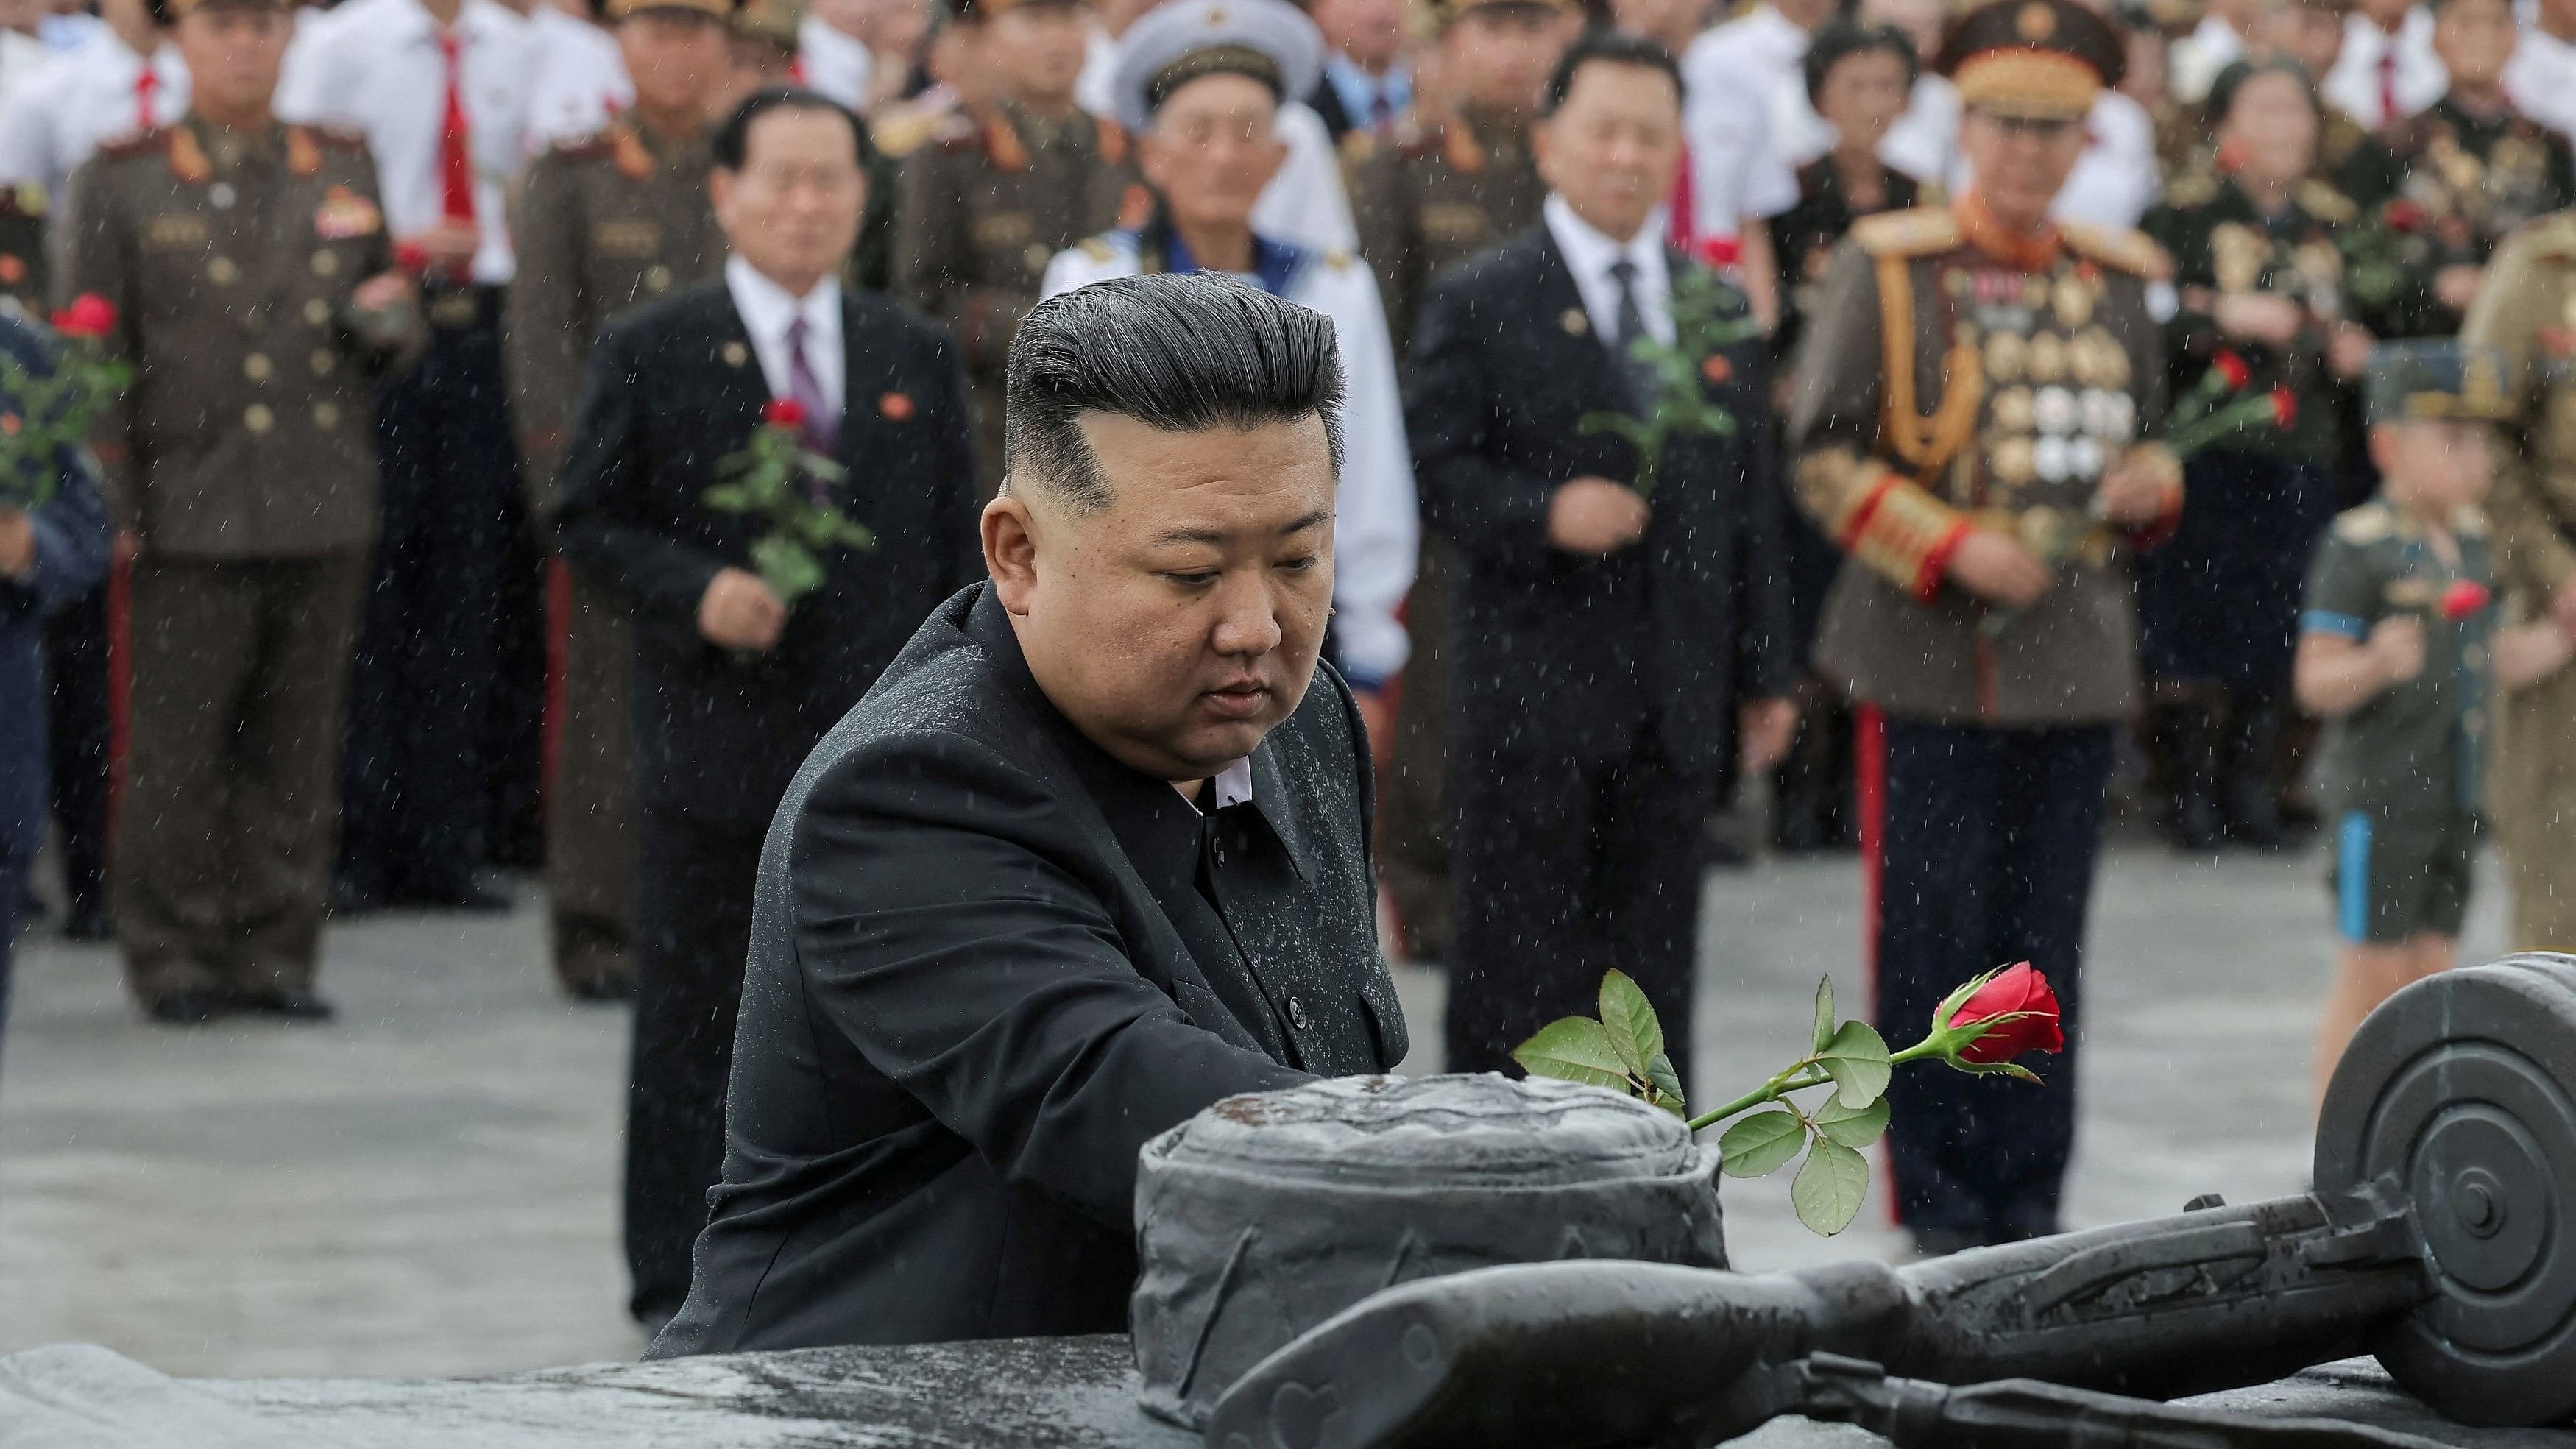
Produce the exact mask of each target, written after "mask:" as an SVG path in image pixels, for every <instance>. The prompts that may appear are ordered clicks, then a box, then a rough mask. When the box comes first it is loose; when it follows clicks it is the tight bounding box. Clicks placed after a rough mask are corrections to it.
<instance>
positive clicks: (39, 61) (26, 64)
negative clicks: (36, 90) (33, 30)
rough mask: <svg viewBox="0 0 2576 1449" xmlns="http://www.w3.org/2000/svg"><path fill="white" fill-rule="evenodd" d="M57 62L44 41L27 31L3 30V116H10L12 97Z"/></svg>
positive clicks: (0, 108)
mask: <svg viewBox="0 0 2576 1449" xmlns="http://www.w3.org/2000/svg"><path fill="white" fill-rule="evenodd" d="M53 63H54V52H53V49H52V48H51V47H49V46H47V45H46V44H45V43H44V42H43V41H41V40H38V39H37V38H36V37H34V36H32V35H29V34H27V33H25V32H24V31H18V30H0V115H5V114H7V111H8V106H9V98H10V97H12V96H15V95H16V94H17V93H18V92H19V91H20V90H21V89H23V88H24V87H25V86H26V85H27V83H28V82H29V81H32V80H34V79H35V78H36V77H37V76H39V75H42V74H43V73H44V72H45V71H46V70H48V69H50V68H51V67H52V65H53Z"/></svg>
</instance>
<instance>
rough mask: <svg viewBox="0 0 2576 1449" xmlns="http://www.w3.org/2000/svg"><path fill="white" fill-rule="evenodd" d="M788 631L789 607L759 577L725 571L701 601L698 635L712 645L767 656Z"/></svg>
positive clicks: (711, 582) (739, 571) (711, 585)
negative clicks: (746, 650) (779, 636)
mask: <svg viewBox="0 0 2576 1449" xmlns="http://www.w3.org/2000/svg"><path fill="white" fill-rule="evenodd" d="M786 627H787V606H786V605H785V604H782V603H780V602H778V596H777V595H776V594H773V593H771V592H770V591H769V585H767V584H764V583H762V582H761V581H760V576H759V575H757V574H752V573H746V572H744V571H743V570H741V569H723V570H720V571H718V572H717V574H716V576H715V577H714V578H712V579H710V580H708V581H707V591H706V593H704V594H702V595H700V596H699V598H698V632H699V633H700V634H703V635H705V636H706V639H707V642H708V643H710V644H717V645H721V646H723V647H724V648H727V649H749V650H751V651H753V652H755V653H766V652H767V651H769V650H771V649H774V648H776V647H777V646H778V635H779V633H780V631H782V630H784V629H785V628H786Z"/></svg>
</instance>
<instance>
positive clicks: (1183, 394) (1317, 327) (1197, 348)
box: [1002, 272, 1343, 513]
mask: <svg viewBox="0 0 2576 1449" xmlns="http://www.w3.org/2000/svg"><path fill="white" fill-rule="evenodd" d="M1342 394H1343V380H1342V359H1341V353H1340V351H1339V350H1338V348H1337V347H1336V346H1335V345H1334V341H1333V322H1332V319H1331V318H1329V317H1326V316H1325V315H1324V314H1322V313H1321V312H1317V311H1314V310H1313V309H1311V308H1307V307H1300V306H1298V305H1297V304H1296V303H1294V302H1287V301H1282V300H1281V299H1279V298H1277V297H1273V296H1271V295H1270V294H1269V293H1267V292H1264V291H1262V290H1261V289H1259V288H1257V287H1251V286H1247V285H1245V284H1244V283H1242V282H1240V281H1237V280H1235V279H1234V278H1232V277H1225V276H1218V275H1214V274H1210V273H1205V272H1200V273H1191V274H1167V275H1160V276H1147V277H1121V278H1116V279H1114V280H1111V281H1106V282H1095V283H1093V284H1091V285H1090V286H1087V287H1078V288H1076V289H1074V290H1073V291H1070V292H1065V293H1062V294H1060V295H1057V296H1054V297H1050V298H1048V299H1047V300H1045V301H1043V302H1040V303H1039V304H1037V306H1035V307H1033V308H1031V309H1030V310H1029V314H1028V315H1027V316H1026V317H1024V318H1022V319H1021V321H1020V330H1019V334H1018V335H1017V336H1016V337H1014V338H1013V339H1012V340H1011V364H1010V377H1009V381H1008V382H1007V383H1006V384H1005V392H1004V408H1003V424H1002V471H1003V475H1004V478H1005V479H1006V484H1007V486H1009V487H1011V488H1013V489H1018V488H1020V487H1023V486H1030V487H1036V488H1043V489H1046V490H1048V491H1049V492H1051V493H1052V494H1053V495H1054V496H1055V497H1056V498H1058V499H1060V500H1061V501H1063V502H1064V503H1065V504H1066V505H1067V506H1069V507H1070V508H1072V509H1073V511H1075V512H1076V513H1093V512H1097V511H1099V510H1100V509H1102V508H1105V507H1107V506H1108V504H1109V480H1108V479H1107V478H1105V477H1103V476H1101V472H1100V460H1099V459H1098V458H1096V457H1094V456H1093V455H1092V451H1091V445H1090V444H1089V443H1087V442H1085V441H1084V439H1083V436H1082V431H1081V427H1080V424H1081V421H1082V415H1083V414H1085V413H1114V414H1116V415H1118V416H1120V417H1128V418H1134V419H1135V420H1136V421H1138V422H1140V423H1144V424H1146V425H1147V426H1149V427H1153V428H1158V429H1160V430H1162V431H1164V432H1167V433H1197V432H1207V431H1209V430H1212V429H1215V428H1219V427H1225V428H1251V427H1257V426H1259V425H1261V424H1264V423H1295V422H1300V421H1302V420H1304V419H1306V418H1308V417H1320V418H1322V419H1323V422H1324V437H1325V440H1326V443H1327V445H1328V446H1329V447H1330V449H1331V452H1332V459H1333V476H1334V477H1335V478H1339V477H1340V476H1341V472H1342Z"/></svg>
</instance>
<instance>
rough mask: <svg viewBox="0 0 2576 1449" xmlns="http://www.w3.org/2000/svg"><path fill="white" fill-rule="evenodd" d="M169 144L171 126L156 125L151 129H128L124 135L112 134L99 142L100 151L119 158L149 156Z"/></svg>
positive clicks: (104, 154) (105, 154)
mask: <svg viewBox="0 0 2576 1449" xmlns="http://www.w3.org/2000/svg"><path fill="white" fill-rule="evenodd" d="M168 144H170V132H169V128H167V127H164V126H154V127H152V128H151V129H150V130H145V131H127V132H125V133H123V134H122V135H116V136H110V137H108V138H107V139H106V140H104V141H101V142H99V143H98V153H99V154H100V155H102V156H114V157H117V158H119V159H122V158H124V157H128V156H148V155H150V154H152V153H153V152H155V151H158V150H160V149H161V148H162V147H164V146H166V145H168Z"/></svg>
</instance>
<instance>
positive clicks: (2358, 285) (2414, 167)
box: [2338, 96, 2576, 337]
mask: <svg viewBox="0 0 2576 1449" xmlns="http://www.w3.org/2000/svg"><path fill="white" fill-rule="evenodd" d="M2338 179H2339V182H2340V185H2341V189H2342V190H2343V192H2344V194H2345V195H2347V196H2349V197H2351V198H2352V200H2353V202H2354V204H2355V205H2357V206H2359V207H2360V208H2361V209H2362V211H2363V213H2364V214H2365V215H2366V216H2368V217H2370V218H2371V219H2373V220H2374V221H2375V222H2376V223H2377V224H2378V226H2379V228H2380V230H2379V231H2376V232H2374V233H2371V235H2372V236H2375V237H2379V238H2383V239H2384V240H2383V241H2382V243H2381V244H2380V245H2377V246H2374V247H2373V248H2372V253H2373V255H2374V257H2378V256H2381V255H2383V254H2384V257H2385V263H2386V264H2385V265H2384V266H2377V267H2372V268H2369V269H2367V270H2366V271H2365V270H2364V269H2362V268H2359V267H2357V268H2356V270H2355V275H2354V278H2353V284H2354V285H2353V298H2352V300H2353V303H2354V306H2353V313H2354V320H2356V321H2359V322H2361V323H2362V324H2363V325H2365V326H2367V327H2369V328H2370V330H2371V331H2372V332H2373V333H2375V334H2377V335H2379V336H2382V337H2421V336H2447V335H2449V334H2451V333H2453V332H2455V331H2457V330H2458V328H2459V325H2460V316H2459V314H2458V313H2456V312H2453V311H2451V310H2450V309H2449V308H2448V307H2445V306H2443V305H2442V304H2441V302H2440V301H2439V300H2438V299H2437V298H2435V297H2434V295H2433V282H2434V278H2435V277H2436V276H2437V275H2438V274H2439V273H2440V272H2441V271H2442V270H2443V269H2445V268H2447V267H2452V266H2481V267H2482V266H2484V265H2486V262H2487V257H2488V255H2489V254H2490V253H2492V252H2493V251H2494V250H2495V246H2496V243H2497V242H2498V241H2500V240H2502V239H2503V237H2504V236H2505V234H2506V233H2507V232H2510V231H2512V230H2513V229H2514V228H2516V227H2519V226H2521V225H2523V224H2524V223H2525V222H2529V221H2532V220H2535V219H2537V218H2539V217H2542V216H2546V215H2548V214H2549V213H2551V212H2553V211H2558V210H2561V209H2563V208H2565V207H2568V206H2570V205H2576V157H2572V156H2571V155H2570V153H2569V151H2568V146H2567V141H2566V139H2565V138H2564V137H2562V136H2560V135H2558V134H2557V133H2556V132H2554V131H2551V130H2549V129H2548V128H2547V127H2545V126H2542V125H2540V124H2539V123H2538V122H2536V121H2532V120H2529V119H2527V118H2525V117H2523V116H2519V115H2515V114H2512V113H2510V112H2508V113H2506V114H2505V115H2503V116H2499V117H2484V116H2475V115H2471V114H2470V113H2469V112H2468V111H2466V110H2464V109H2462V108H2461V106H2460V105H2459V103H2458V102H2456V101H2454V100H2452V99H2451V98H2450V97H2448V96H2444V97H2443V98H2442V99H2441V100H2438V101H2436V102H2434V103H2433V105H2432V107H2431V108H2430V109H2428V110H2426V111H2424V112H2423V113H2422V114H2420V115H2416V116H2412V117H2409V118H2408V119H2406V120H2405V121H2402V122H2400V123H2398V124H2397V125H2395V126H2392V127H2390V128H2389V129H2387V130H2386V131H2383V132H2381V133H2380V134H2379V135H2377V136H2375V137H2373V138H2371V139H2370V140H2369V141H2368V142H2366V143H2365V144H2363V145H2362V147H2361V148H2360V149H2359V150H2357V151H2355V152H2354V153H2353V154H2352V156H2351V157H2350V158H2349V159H2348V160H2346V161H2345V163H2344V165H2343V169H2342V171H2341V173H2340V176H2339V178H2338Z"/></svg>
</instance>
